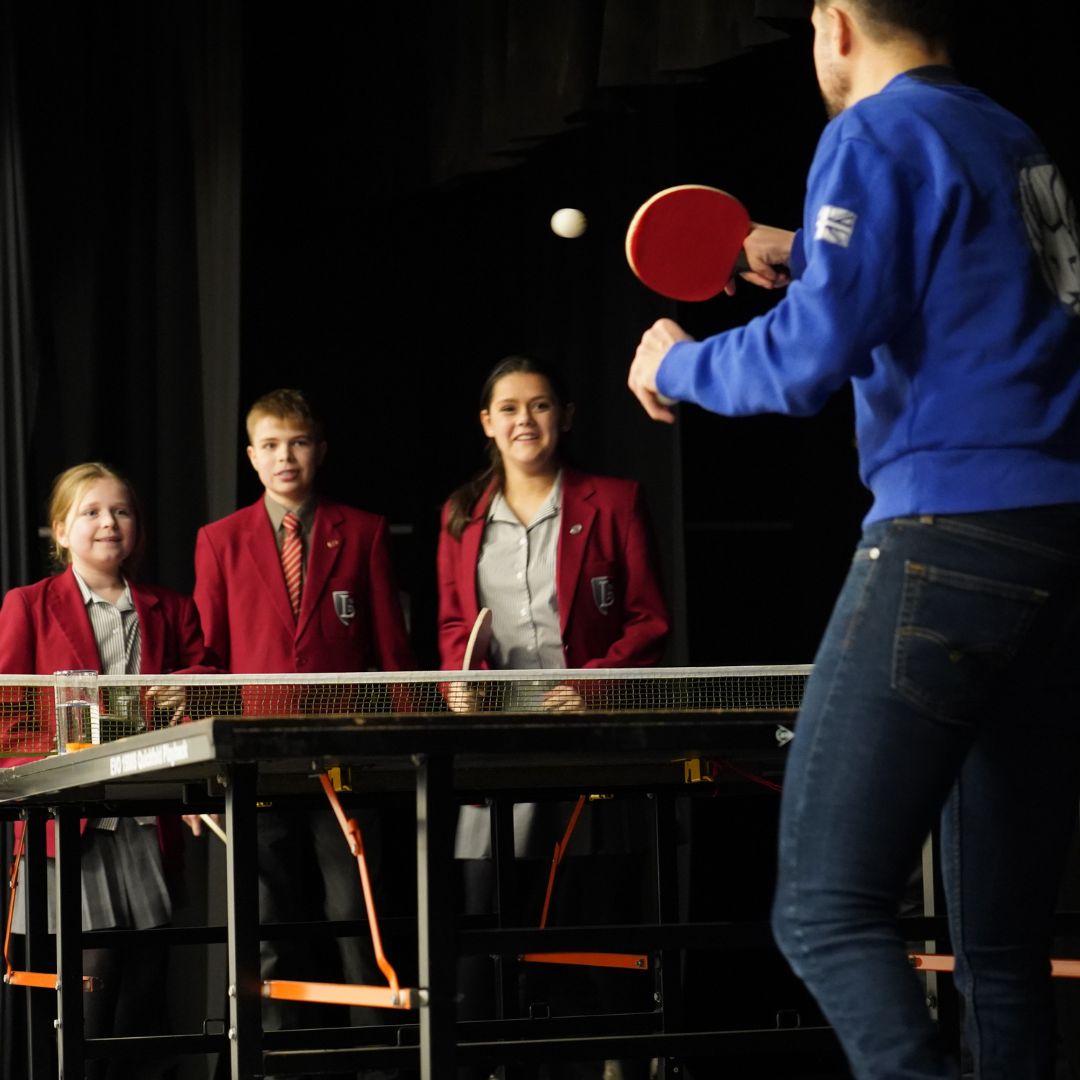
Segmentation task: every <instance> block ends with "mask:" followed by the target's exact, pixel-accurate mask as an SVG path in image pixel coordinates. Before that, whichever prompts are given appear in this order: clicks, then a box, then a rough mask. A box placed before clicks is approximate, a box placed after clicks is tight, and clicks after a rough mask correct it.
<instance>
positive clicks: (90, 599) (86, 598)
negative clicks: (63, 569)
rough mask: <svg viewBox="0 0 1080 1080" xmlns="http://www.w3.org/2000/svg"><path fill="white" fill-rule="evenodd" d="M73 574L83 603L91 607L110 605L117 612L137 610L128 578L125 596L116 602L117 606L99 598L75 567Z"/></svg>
mask: <svg viewBox="0 0 1080 1080" xmlns="http://www.w3.org/2000/svg"><path fill="white" fill-rule="evenodd" d="M71 573H72V575H73V576H74V578H75V583H76V584H77V585H78V586H79V592H80V593H82V598H83V603H84V604H85V605H86V606H87V607H89V606H90V605H91V604H109V605H110V606H111V607H114V608H116V609H117V611H133V610H134V609H135V602H134V601H133V600H132V599H131V585H130V584H128V580H127V578H124V595H123V596H121V597H120V599H119V600H117V601H116V603H115V604H113V603H112V601H110V600H106V599H105V597H104V596H98V594H97V593H96V592H94V590H93V589H91V588H90V586H89V585H87V584H86V582H85V581H83V579H82V578H81V577H80V576H79V571H78V570H76V569H75V567H74V566H73V567H72V568H71Z"/></svg>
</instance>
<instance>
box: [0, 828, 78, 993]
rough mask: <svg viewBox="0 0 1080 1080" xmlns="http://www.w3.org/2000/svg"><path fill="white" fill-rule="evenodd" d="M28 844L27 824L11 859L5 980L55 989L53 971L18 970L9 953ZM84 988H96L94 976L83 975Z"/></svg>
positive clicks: (14, 983) (15, 984) (34, 987)
mask: <svg viewBox="0 0 1080 1080" xmlns="http://www.w3.org/2000/svg"><path fill="white" fill-rule="evenodd" d="M25 845H26V826H25V825H24V826H23V827H22V828H21V829H20V830H19V839H18V840H17V841H16V842H15V855H14V858H13V859H12V861H11V877H10V878H9V879H8V893H9V895H8V911H7V920H6V924H5V926H4V982H6V983H7V984H8V986H25V987H28V988H30V989H32V990H55V989H56V988H57V985H58V983H59V980H58V979H57V977H56V973H55V972H52V971H16V970H15V969H14V968H13V967H12V966H11V960H10V959H9V956H8V953H9V949H10V947H11V924H12V922H13V920H14V918H15V900H16V893H17V891H18V888H19V865H20V863H21V862H22V855H23V848H24V846H25ZM82 981H83V989H84V990H86V991H90V990H93V989H94V977H93V976H92V975H84V976H83V977H82Z"/></svg>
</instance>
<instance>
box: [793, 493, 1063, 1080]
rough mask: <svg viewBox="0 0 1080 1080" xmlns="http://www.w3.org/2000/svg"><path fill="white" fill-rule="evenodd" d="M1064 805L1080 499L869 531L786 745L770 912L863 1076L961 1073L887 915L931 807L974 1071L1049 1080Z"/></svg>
mask: <svg viewBox="0 0 1080 1080" xmlns="http://www.w3.org/2000/svg"><path fill="white" fill-rule="evenodd" d="M1078 791H1080V506H1075V505H1073V506H1059V507H1043V508H1033V509H1027V510H1010V511H999V512H994V513H985V514H963V515H951V516H942V517H919V518H905V519H894V520H891V521H887V522H881V523H877V524H874V525H872V526H870V527H868V528H867V530H866V532H865V534H864V536H863V538H862V540H861V542H860V544H859V546H858V548H857V550H856V552H855V557H854V561H853V563H852V566H851V569H850V571H849V574H848V578H847V581H846V583H845V585H844V588H843V590H842V591H841V593H840V596H839V599H838V600H837V603H836V607H835V609H834V611H833V615H832V618H831V620H830V623H829V626H828V629H827V630H826V632H825V637H824V639H823V641H822V644H821V647H820V649H819V651H818V655H817V658H816V660H815V664H814V671H813V674H812V676H811V678H810V680H809V682H808V684H807V687H806V693H805V697H804V700H803V706H802V710H801V712H800V715H799V720H798V725H797V727H796V736H795V740H794V742H793V743H792V746H791V757H790V759H789V762H788V767H787V775H786V779H785V783H784V794H783V803H782V815H781V826H780V856H779V881H778V885H777V895H776V901H775V905H774V909H773V928H774V931H775V934H776V938H777V941H778V942H779V944H780V947H781V949H782V950H783V952H784V954H785V956H786V957H787V958H788V961H789V962H790V963H791V966H792V967H793V968H794V970H795V971H796V973H797V974H798V975H799V976H800V977H801V978H802V979H803V980H804V981H805V982H806V984H807V986H808V987H809V988H810V990H811V991H812V993H813V994H814V996H815V997H816V998H817V1000H818V1002H819V1004H820V1005H821V1007H822V1010H823V1011H824V1013H825V1015H826V1017H827V1018H828V1020H829V1022H830V1023H831V1024H832V1025H833V1027H834V1028H835V1030H836V1032H837V1034H838V1036H839V1038H840V1040H841V1042H842V1044H843V1046H844V1049H845V1052H846V1053H847V1055H848V1060H849V1062H850V1064H851V1068H852V1070H853V1072H854V1073H855V1075H856V1076H857V1077H859V1078H860V1080H869V1078H884V1077H888V1078H889V1080H899V1078H908V1077H910V1078H914V1077H953V1076H956V1075H957V1072H956V1066H955V1064H953V1063H950V1062H949V1061H948V1060H947V1058H946V1056H945V1055H944V1054H943V1052H942V1051H941V1050H940V1048H939V1047H938V1045H937V1040H936V1038H935V1029H934V1026H933V1025H932V1023H931V1022H930V1019H929V1016H928V1013H927V1008H926V1004H925V1001H924V989H923V987H922V984H921V982H920V979H919V977H918V976H917V975H916V974H915V973H914V971H913V970H912V969H911V968H910V966H909V965H908V963H907V962H906V956H905V953H906V948H905V943H904V940H903V937H902V934H901V931H900V928H899V925H898V922H897V918H896V912H897V908H898V903H899V901H900V898H901V895H902V893H903V891H904V888H905V884H906V882H907V881H908V879H909V876H910V874H911V872H912V871H913V870H914V869H915V867H916V865H917V863H918V859H919V855H920V851H921V847H922V844H923V841H924V839H925V838H926V836H927V835H928V834H929V833H930V831H931V829H932V828H933V826H934V824H935V822H936V821H937V820H938V818H939V815H940V820H941V824H942V842H941V863H942V878H943V881H944V885H945V894H946V902H947V906H948V913H949V923H950V930H951V935H952V942H953V950H954V952H955V953H956V956H957V971H956V976H955V978H956V981H957V985H958V987H959V989H960V991H961V993H962V995H963V997H964V1002H965V1034H966V1041H967V1044H968V1047H969V1050H970V1051H971V1053H972V1055H973V1058H974V1061H975V1065H976V1076H977V1077H979V1078H981V1080H989V1078H999V1077H1000V1078H1002V1080H1029V1078H1030V1080H1034V1078H1040V1080H1041V1078H1044V1077H1050V1076H1051V1075H1052V1073H1053V1062H1054V1052H1055V1041H1056V1038H1055V1037H1056V1032H1055V1024H1054V1004H1053V997H1052V993H1051V986H1050V977H1049V964H1048V956H1049V946H1050V940H1051V936H1052V921H1053V912H1054V907H1055V900H1056V896H1057V890H1058V884H1059V878H1060V876H1061V871H1062V867H1063V864H1064V861H1065V857H1066V854H1067V850H1068V846H1069V841H1070V838H1071V834H1072V829H1073V826H1074V823H1075V820H1076V816H1077V799H1078Z"/></svg>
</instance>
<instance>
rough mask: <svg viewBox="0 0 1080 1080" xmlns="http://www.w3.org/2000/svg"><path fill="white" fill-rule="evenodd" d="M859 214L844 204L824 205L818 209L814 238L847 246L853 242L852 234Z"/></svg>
mask: <svg viewBox="0 0 1080 1080" xmlns="http://www.w3.org/2000/svg"><path fill="white" fill-rule="evenodd" d="M858 219H859V215H858V214H856V213H855V212H854V211H853V210H845V209H844V208H843V207H842V206H823V207H822V208H821V209H820V210H819V211H818V216H817V225H816V226H815V228H814V239H815V240H824V241H825V242H826V243H827V244H836V245H838V246H839V247H847V246H848V244H850V243H851V234H852V233H853V232H854V231H855V222H856V221H857V220H858Z"/></svg>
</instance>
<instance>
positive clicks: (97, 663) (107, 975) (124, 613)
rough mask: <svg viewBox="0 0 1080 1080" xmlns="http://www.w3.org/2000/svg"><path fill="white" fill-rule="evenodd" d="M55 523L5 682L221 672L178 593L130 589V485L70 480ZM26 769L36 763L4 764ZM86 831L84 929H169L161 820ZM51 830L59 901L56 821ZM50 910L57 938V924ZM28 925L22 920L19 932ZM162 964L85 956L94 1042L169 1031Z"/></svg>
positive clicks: (104, 822)
mask: <svg viewBox="0 0 1080 1080" xmlns="http://www.w3.org/2000/svg"><path fill="white" fill-rule="evenodd" d="M49 521H50V523H51V528H52V536H53V556H54V558H55V560H56V562H57V564H58V566H60V567H61V571H60V572H59V573H57V574H56V575H54V576H52V577H49V578H46V579H45V580H43V581H39V582H37V583H36V584H34V585H27V586H24V587H22V588H17V589H12V590H11V591H10V592H8V594H7V596H6V597H5V598H4V604H3V607H2V608H0V672H2V673H3V674H5V675H49V674H52V673H53V672H54V671H60V670H65V669H84V670H94V671H98V672H100V673H101V674H105V675H135V674H165V673H169V672H187V673H200V672H203V673H207V672H212V671H214V670H216V669H215V668H213V667H211V666H209V665H210V664H212V662H213V661H212V660H211V658H210V657H209V656H208V654H207V651H206V649H205V647H204V645H203V639H202V632H201V630H200V629H199V620H198V616H197V614H196V611H195V605H194V603H193V602H192V601H191V600H190V599H189V598H188V597H186V596H182V595H181V594H180V593H177V592H173V591H172V590H171V589H165V588H162V587H160V586H155V585H143V584H140V583H137V582H135V581H133V580H132V579H131V566H132V563H133V562H134V561H135V558H136V556H137V554H138V552H139V550H140V549H141V547H142V541H143V535H142V528H141V523H140V520H139V511H138V505H137V502H136V499H135V493H134V491H133V490H132V487H131V485H130V484H129V483H128V482H127V481H126V480H125V479H124V478H123V477H122V476H120V475H119V474H118V473H116V472H114V471H113V470H112V469H110V468H108V467H107V466H105V465H102V464H100V463H98V462H89V463H86V464H83V465H76V466H73V467H72V468H70V469H68V470H67V471H66V472H63V473H61V475H60V476H58V477H57V479H56V481H55V483H54V485H53V489H52V495H51V497H50V500H49ZM155 691H157V692H156V694H155ZM50 697H51V695H50ZM148 698H149V700H148V701H147V709H148V710H149V711H152V710H153V709H154V708H159V709H160V707H161V706H162V705H166V706H167V710H168V712H170V713H171V712H172V711H173V709H174V707H175V708H179V710H180V711H182V702H180V701H178V700H177V691H175V690H171V691H170V690H168V689H166V688H154V689H153V690H151V692H150V694H149V695H148ZM15 723H16V721H13V720H7V721H6V722H5V726H4V729H3V730H2V731H0V745H4V746H6V747H8V748H11V749H15V748H16V747H17V748H18V749H20V750H23V752H26V751H27V750H32V751H35V752H38V753H43V752H47V750H48V749H49V744H54V743H55V734H54V729H53V728H49V729H47V736H48V737H47V740H43V741H40V742H38V743H35V744H34V745H33V746H27V745H26V743H25V742H23V741H22V739H21V734H20V732H19V731H17V730H16V729H15V726H14V725H15ZM21 760H26V759H25V758H22V759H14V760H11V759H9V760H7V761H4V762H0V764H7V765H11V764H17V763H19V761H21ZM82 828H83V835H82V911H83V929H84V930H105V929H114V928H136V929H144V928H148V927H154V926H164V925H166V924H167V923H168V922H169V921H170V918H171V913H172V910H171V902H170V898H169V891H168V888H167V886H166V882H165V872H164V864H163V860H162V848H161V840H162V838H163V837H165V836H166V835H167V832H166V831H163V830H161V829H160V827H159V823H158V822H157V819H155V818H153V817H146V818H143V817H137V818H108V819H97V820H91V821H84V822H82ZM47 830H48V831H47V845H48V854H49V856H50V861H49V886H50V889H49V893H50V897H51V896H52V895H53V877H54V868H53V863H52V856H53V854H54V848H53V830H52V822H51V821H50V822H49V823H48V826H47ZM174 835H175V834H174ZM49 906H50V912H49V922H50V926H51V925H52V924H53V922H54V917H53V912H52V910H51V909H52V904H51V903H50V905H49ZM22 925H24V923H23V919H22V912H21V910H20V911H18V912H17V915H16V929H17V930H18V929H20V927H21V926H22ZM164 962H165V955H164V950H162V951H161V955H158V954H157V953H156V951H155V950H154V949H153V948H150V947H148V946H147V945H146V943H143V944H141V945H140V946H139V949H138V955H137V956H136V955H134V953H130V954H129V952H128V950H126V949H123V948H117V949H95V950H87V951H86V952H85V953H84V973H85V974H87V975H94V976H97V977H99V978H100V979H101V982H102V988H101V990H100V991H99V992H95V993H93V994H88V995H86V1001H85V1003H84V1009H85V1012H86V1032H87V1034H88V1035H89V1036H98V1035H110V1034H115V1035H122V1034H124V1035H126V1034H147V1033H150V1032H152V1031H153V1030H155V1023H157V1024H158V1025H160V1022H161V1017H160V1014H161V1011H162V1010H161V1008H160V1004H161V999H160V986H161V978H162V971H163V968H164ZM116 1064H117V1066H118V1067H119V1066H120V1064H121V1063H116ZM99 1066H102V1063H100V1062H92V1063H91V1067H92V1068H98V1067H99ZM102 1067H103V1066H102ZM146 1068H147V1065H146V1063H145V1062H142V1063H138V1069H137V1071H138V1075H139V1076H148V1075H152V1074H151V1073H148V1072H146ZM140 1070H141V1071H140ZM88 1075H99V1074H97V1073H90V1072H88ZM100 1075H104V1073H101V1074H100ZM109 1075H110V1076H119V1075H126V1074H124V1073H122V1072H113V1073H110V1074H109ZM132 1075H133V1074H132Z"/></svg>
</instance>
